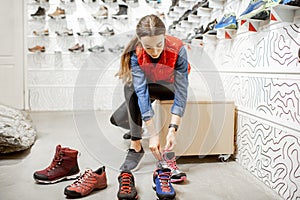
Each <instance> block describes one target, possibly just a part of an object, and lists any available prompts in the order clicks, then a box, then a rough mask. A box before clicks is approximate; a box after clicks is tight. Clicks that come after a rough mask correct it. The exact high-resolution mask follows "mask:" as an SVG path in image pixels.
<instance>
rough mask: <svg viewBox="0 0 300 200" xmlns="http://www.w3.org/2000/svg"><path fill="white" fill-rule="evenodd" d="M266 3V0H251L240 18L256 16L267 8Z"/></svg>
mask: <svg viewBox="0 0 300 200" xmlns="http://www.w3.org/2000/svg"><path fill="white" fill-rule="evenodd" d="M266 4H267V1H266V0H258V1H250V3H249V5H248V7H247V8H246V10H245V11H244V12H242V14H241V15H240V17H239V19H240V20H244V19H249V18H251V17H253V16H255V15H256V14H257V13H260V12H261V11H263V10H265V9H266Z"/></svg>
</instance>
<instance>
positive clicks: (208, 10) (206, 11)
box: [197, 7, 213, 17]
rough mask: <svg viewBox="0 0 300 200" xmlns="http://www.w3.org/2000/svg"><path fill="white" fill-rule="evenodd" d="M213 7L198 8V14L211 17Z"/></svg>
mask: <svg viewBox="0 0 300 200" xmlns="http://www.w3.org/2000/svg"><path fill="white" fill-rule="evenodd" d="M212 10H213V9H212V8H202V7H199V8H197V15H198V16H201V17H210V15H211V11H212Z"/></svg>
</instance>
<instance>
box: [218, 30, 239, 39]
mask: <svg viewBox="0 0 300 200" xmlns="http://www.w3.org/2000/svg"><path fill="white" fill-rule="evenodd" d="M236 33H237V30H236V29H218V30H217V38H218V39H230V40H231V39H233V38H234V37H235V36H236Z"/></svg>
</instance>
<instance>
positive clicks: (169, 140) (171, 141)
mask: <svg viewBox="0 0 300 200" xmlns="http://www.w3.org/2000/svg"><path fill="white" fill-rule="evenodd" d="M175 133H176V132H175V130H174V129H169V131H168V135H167V137H166V146H165V150H167V151H172V150H173V148H174V147H175V144H176V137H175Z"/></svg>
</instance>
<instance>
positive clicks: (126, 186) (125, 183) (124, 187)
mask: <svg viewBox="0 0 300 200" xmlns="http://www.w3.org/2000/svg"><path fill="white" fill-rule="evenodd" d="M121 176H122V180H121V192H120V193H123V194H129V193H131V186H130V183H131V176H132V175H131V174H129V173H122V175H121Z"/></svg>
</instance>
